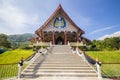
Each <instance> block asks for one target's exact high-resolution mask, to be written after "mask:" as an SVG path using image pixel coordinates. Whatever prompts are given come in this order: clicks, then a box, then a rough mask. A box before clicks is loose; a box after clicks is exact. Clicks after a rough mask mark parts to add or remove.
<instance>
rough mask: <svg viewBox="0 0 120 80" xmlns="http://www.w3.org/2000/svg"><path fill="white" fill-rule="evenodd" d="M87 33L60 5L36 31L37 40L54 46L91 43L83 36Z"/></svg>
mask: <svg viewBox="0 0 120 80" xmlns="http://www.w3.org/2000/svg"><path fill="white" fill-rule="evenodd" d="M84 33H85V32H84V31H83V30H82V29H81V28H79V27H78V26H77V25H76V24H75V23H74V22H73V21H72V19H71V18H70V17H69V16H68V15H67V13H66V12H65V11H64V10H63V8H62V6H61V5H59V6H58V7H57V9H56V10H55V11H54V13H53V14H52V15H51V16H50V17H49V18H48V20H47V21H46V22H45V23H44V24H43V25H42V26H41V27H40V28H39V29H37V30H36V31H35V34H37V36H38V37H37V39H38V40H39V41H41V42H52V44H56V45H57V44H67V42H68V41H69V42H81V41H83V42H89V41H90V40H88V39H87V38H85V37H83V36H82V35H83V34H84Z"/></svg>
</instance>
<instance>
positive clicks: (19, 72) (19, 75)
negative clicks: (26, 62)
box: [18, 57, 23, 79]
mask: <svg viewBox="0 0 120 80" xmlns="http://www.w3.org/2000/svg"><path fill="white" fill-rule="evenodd" d="M22 66H23V57H21V60H20V61H19V63H18V79H20V77H21V71H22Z"/></svg>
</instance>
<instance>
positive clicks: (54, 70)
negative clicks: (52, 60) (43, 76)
mask: <svg viewBox="0 0 120 80" xmlns="http://www.w3.org/2000/svg"><path fill="white" fill-rule="evenodd" d="M29 71H34V69H27V70H25V72H29ZM37 71H38V72H39V71H53V72H95V71H94V70H87V69H85V70H79V69H78V70H77V69H72V70H71V69H64V70H63V69H39V70H37Z"/></svg>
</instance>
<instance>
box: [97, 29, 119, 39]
mask: <svg viewBox="0 0 120 80" xmlns="http://www.w3.org/2000/svg"><path fill="white" fill-rule="evenodd" d="M118 36H120V31H117V32H114V33H113V34H109V35H104V36H102V37H100V38H99V39H98V40H104V39H105V38H111V37H118Z"/></svg>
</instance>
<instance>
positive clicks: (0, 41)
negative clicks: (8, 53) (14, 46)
mask: <svg viewBox="0 0 120 80" xmlns="http://www.w3.org/2000/svg"><path fill="white" fill-rule="evenodd" d="M0 47H2V48H10V47H11V44H10V43H9V41H8V40H7V35H5V34H0Z"/></svg>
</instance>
